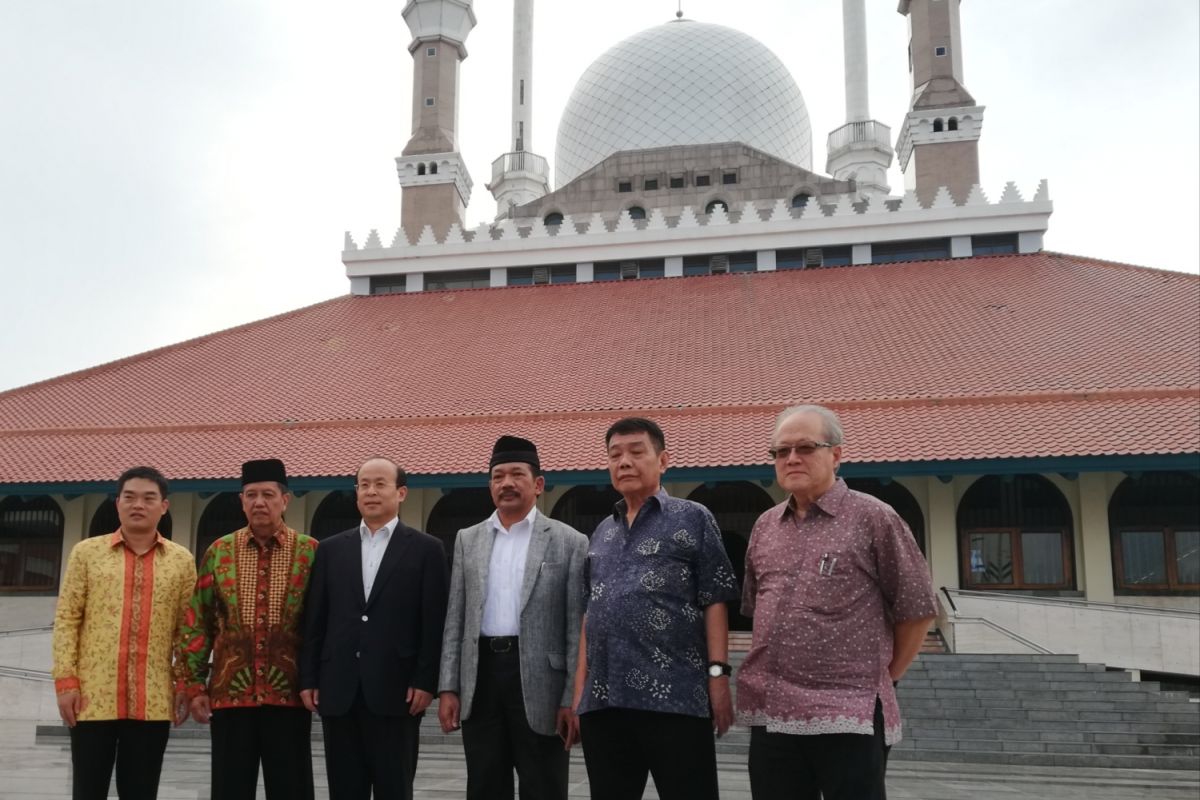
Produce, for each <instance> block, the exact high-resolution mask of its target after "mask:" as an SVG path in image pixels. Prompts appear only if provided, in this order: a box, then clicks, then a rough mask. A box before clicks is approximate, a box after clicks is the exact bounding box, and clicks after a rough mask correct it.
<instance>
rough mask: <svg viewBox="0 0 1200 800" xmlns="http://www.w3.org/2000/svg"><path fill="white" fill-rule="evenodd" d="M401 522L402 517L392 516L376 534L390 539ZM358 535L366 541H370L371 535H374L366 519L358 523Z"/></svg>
mask: <svg viewBox="0 0 1200 800" xmlns="http://www.w3.org/2000/svg"><path fill="white" fill-rule="evenodd" d="M399 524H400V518H399V517H392V518H391V520H389V521H388V522H387V523H386V524H385V525H384V526H383V527H382V528H380V529H379V530H377V531H375V534H374V535H375V536H380V537H382V538H384V539H388V538H390V537H391V535H392V533H393V532H394V531H395V530H396V526H397V525H399ZM358 536H359V538H360V539H362V540H363V541H364V542H366V541H370V539H371V536H372V534H371V529H370V528H368V527H367V523H366V521H365V520H364V521H362V522H359V523H358Z"/></svg>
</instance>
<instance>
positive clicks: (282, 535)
mask: <svg viewBox="0 0 1200 800" xmlns="http://www.w3.org/2000/svg"><path fill="white" fill-rule="evenodd" d="M242 530H244V531H245V532H246V547H257V546H258V540H257V539H255V538H254V531H252V530H250V529H249V528H243V529H242ZM287 533H288V527H287V525H280V526H279V529H278V530H277V531H275V533H273V534H271V540H272V541H273V542H274V543H275V544H277V545H283V544H284V542H286V541H287Z"/></svg>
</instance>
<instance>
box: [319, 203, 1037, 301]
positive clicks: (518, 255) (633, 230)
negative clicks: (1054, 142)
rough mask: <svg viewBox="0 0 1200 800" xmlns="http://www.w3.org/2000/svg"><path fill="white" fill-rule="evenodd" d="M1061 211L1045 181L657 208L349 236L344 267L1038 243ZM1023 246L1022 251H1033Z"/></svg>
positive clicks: (394, 271) (389, 269) (414, 268)
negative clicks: (943, 241) (922, 199)
mask: <svg viewBox="0 0 1200 800" xmlns="http://www.w3.org/2000/svg"><path fill="white" fill-rule="evenodd" d="M1053 210H1054V206H1053V203H1052V202H1051V200H1050V192H1049V186H1048V184H1047V182H1046V181H1045V180H1042V181H1041V183H1039V184H1038V188H1037V191H1036V193H1035V194H1034V197H1033V199H1032V200H1024V199H1023V198H1022V196H1021V193H1020V191H1019V190H1018V189H1017V187H1016V184H1014V183H1011V182H1010V183H1008V184H1006V185H1005V187H1004V190H1003V192H1002V193H1001V195H1000V199H999V200H998V201H997V202H994V203H993V202H990V201H989V200H988V199H987V196H986V195H985V194H984V193H983V191H982V189H980V187H979V186H975V187H973V188H972V190H971V193H970V195H969V197H968V199H967V202H966V203H965V204H964V205H961V206H960V205H955V203H954V201H953V199H952V198H951V196H950V193H949V191H948V190H946V189H945V187H943V188H942V189H940V190H939V191H938V193H937V195H936V197H935V198H934V201H933V202H932V204H931V205H930V206H929V207H928V208H925V207H923V206H922V205H921V204H920V203H919V202H918V200H917V197H916V195H915V194H913V193H912V192H908V193H906V194H905V195H904V196H903V197H901V198H885V197H872V198H869V199H868V200H866V201H863V202H858V203H852V202H851V200H850V198H849V197H846V196H843V197H841V198H839V201H838V203H837V204H836V205H825V204H822V203H820V202H819V198H813V199H812V200H810V201H809V203H808V205H807V206H805V207H804V208H798V209H793V208H790V207H789V206H788V204H787V202H786V201H785V200H783V199H780V200H777V201H775V203H774V204H773V205H772V206H770V207H767V208H763V207H758V206H755V205H754V204H752V203H749V202H748V203H746V204H744V205H743V206H741V207H740V208H734V209H730V210H729V211H728V212H726V211H725V210H724V209H723V208H720V207H718V209H716V210H715V211H714V213H713V214H703V213H697V212H696V211H695V210H694V209H692V208H691V207H690V206H689V207H685V208H684V209H683V211H682V213H680V214H678V215H673V216H670V217H667V216H665V215H664V213H663V212H662V210H661V209H657V208H655V209H652V210H650V211H649V212H648V214H647V217H646V219H644V220H633V219H631V218H630V216H629V213H628V211H622V212H620V214H619V215H617V216H613V217H607V218H606V217H605V216H603V215H601V214H594V215H592V217H591V218H590V219H589V220H586V221H582V220H575V219H572V218H571V216H570V215H567V216H566V217H565V218H564V219H563V222H562V224H561V225H554V226H550V227H547V226H546V225H545V224H544V223H543V221H542V219H541V218H533V219H529V220H527V221H526V220H512V219H503V220H501V221H499V222H496V223H494V224H489V223H482V224H480V225H479V226H478V227H477V228H475V229H474V230H469V231H464V230H462V229H460V228H459V226H458V225H453V226H451V227H450V229H449V231H448V232H447V234H446V236H445V237H444V238H443V239H442V240H441V241H438V240H437V239H435V237H434V235H433V231H432V230H431V229H430V228H429V227H426V228H425V229H424V230H423V231H422V232H421V234H420V236H419V237H418V238H417V241H416V242H412V241H410V240H409V239H408V238H407V237H406V236H405V234H404V231H403V229H399V230H397V231H396V233H395V236H394V237H393V238H392V242H391V245H390V246H387V247H385V246H384V245H383V239H382V238H381V237H380V235H379V232H378V231H376V230H372V231H370V232H369V234H368V235H367V236H366V237H365V239H364V240H363V242H364V243H363V245H362V246H361V247H360V246H359V244H358V242H357V240H356V239H355V238H354V237H353V236H351V234H350V233H349V232H347V233H346V235H345V243H344V249H343V251H342V263H343V264H345V266H346V275H347V277H349V278H351V279H352V283H353V284H354V287H355V291H356V292H357V291H360V289H361V286H362V281H354V280H353V279H355V278H360V279H367V278H371V277H374V276H383V275H404V274H409V273H417V272H420V273H433V272H444V271H450V270H464V269H482V268H500V267H530V266H543V265H556V264H567V263H589V262H595V261H608V260H621V259H625V258H629V259H638V258H666V257H678V256H688V255H700V254H704V253H713V252H746V251H769V250H778V249H791V248H808V247H833V246H845V245H869V244H872V243H877V242H896V241H906V240H916V239H931V238H947V237H949V238H954V237H970V236H973V235H974V236H978V235H987V234H999V233H1018V234H1022V235H1023V238H1022V241H1023V242H1025V243H1030V242H1036V243H1038V247H1040V241H1041V234H1043V233H1044V232H1045V231H1046V229H1047V228H1048V223H1049V217H1050V215H1051V214H1052V213H1053ZM1027 249H1028V248H1027V246H1023V247H1022V252H1026V251H1027Z"/></svg>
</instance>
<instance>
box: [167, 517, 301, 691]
mask: <svg viewBox="0 0 1200 800" xmlns="http://www.w3.org/2000/svg"><path fill="white" fill-rule="evenodd" d="M316 548H317V540H316V539H313V538H312V537H310V536H305V535H303V534H300V533H296V531H294V530H292V529H291V528H287V527H285V528H281V529H280V530H279V531H278V532H277V533H276V534H275V536H274V537H273V538H272V539H270V540H269V541H268V543H267V545H266V546H262V545H260V544H259V543H258V541H257V540H256V539H255V538H254V536H253V535H252V534H251V533H250V529H249V528H242V529H241V530H238V531H235V532H233V533H231V534H229V535H227V536H222V537H221V538H220V539H217V541H215V542H213V544H212V546H211V547H209V548H208V552H206V553H205V554H204V561H203V563H202V564H201V566H200V577H199V578H198V579H197V581H196V589H195V591H194V592H193V593H192V597H191V602H190V603H189V604H188V607H187V610H186V611H185V612H184V615H183V621H182V623H181V624H180V630H179V645H178V647H179V656H178V658H177V659H176V670H175V672H176V675H175V677H176V681H177V683H178V685H179V687H180V688H181V689H185V690H186V691H187V693H188V696H189V697H195V696H196V695H197V694H201V693H203V692H207V693H208V695H209V700H210V702H211V704H212V707H213V708H244V707H247V706H260V705H273V706H293V707H294V706H299V705H301V702H300V694H299V690H298V689H297V682H298V678H299V672H300V670H299V653H300V615H301V612H302V610H303V608H304V595H305V592H307V590H308V579H309V575H310V574H311V572H312V563H313V557H314V555H315V553H316ZM210 652H211V653H212V665H211V674H210V666H209V659H208V657H209V653H210Z"/></svg>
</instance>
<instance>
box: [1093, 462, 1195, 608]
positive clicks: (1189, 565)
mask: <svg viewBox="0 0 1200 800" xmlns="http://www.w3.org/2000/svg"><path fill="white" fill-rule="evenodd" d="M1108 528H1109V531H1110V533H1111V535H1112V555H1113V577H1114V579H1115V585H1116V588H1117V590H1118V591H1120V592H1122V593H1129V594H1134V593H1139V594H1140V593H1155V592H1158V593H1170V592H1175V591H1187V592H1195V591H1196V590H1198V589H1200V479H1198V478H1197V477H1196V476H1195V475H1189V474H1188V473H1186V472H1151V473H1146V474H1144V475H1139V476H1137V477H1133V476H1131V477H1128V478H1126V479H1125V480H1124V481H1122V482H1121V485H1120V486H1118V487H1117V490H1116V491H1115V492H1113V496H1112V499H1111V500H1110V501H1109V503H1108Z"/></svg>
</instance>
